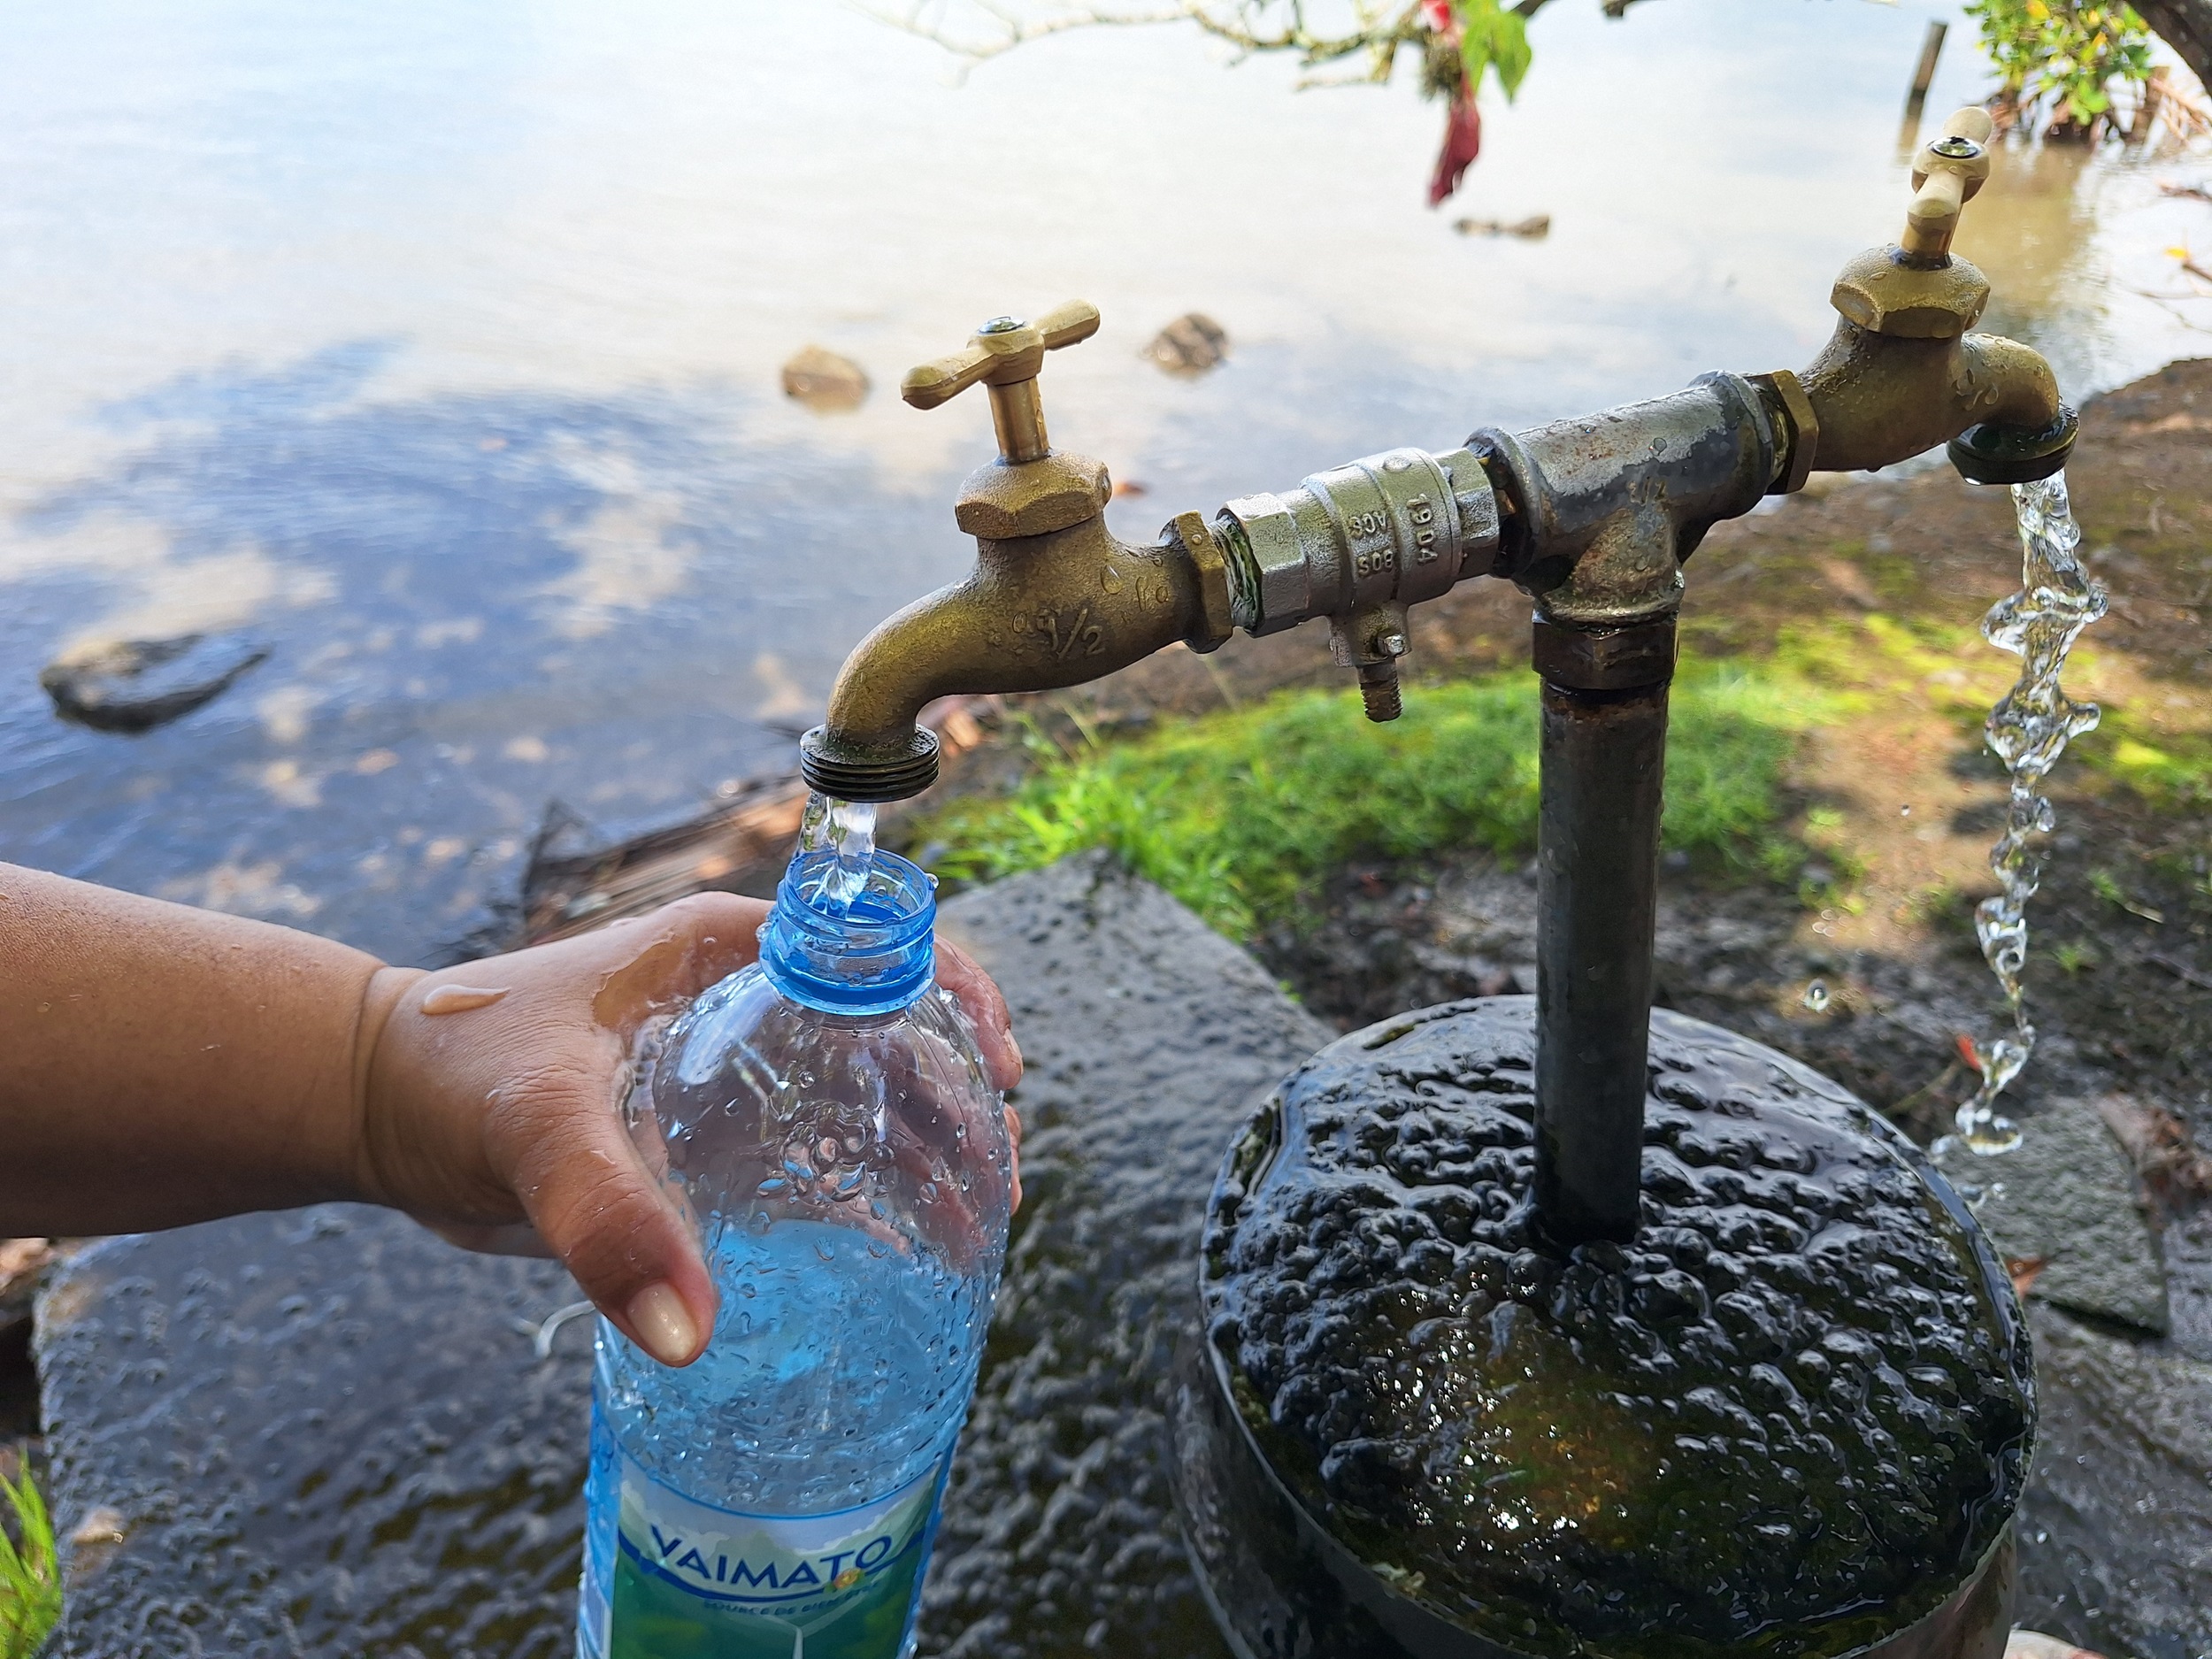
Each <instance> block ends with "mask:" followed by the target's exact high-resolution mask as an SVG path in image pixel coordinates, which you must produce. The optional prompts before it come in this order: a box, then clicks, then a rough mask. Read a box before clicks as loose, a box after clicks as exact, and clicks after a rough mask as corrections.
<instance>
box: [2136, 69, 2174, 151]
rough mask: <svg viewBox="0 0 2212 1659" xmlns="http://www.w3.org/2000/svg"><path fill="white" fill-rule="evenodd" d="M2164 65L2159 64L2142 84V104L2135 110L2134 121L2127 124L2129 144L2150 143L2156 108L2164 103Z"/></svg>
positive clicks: (2156, 117) (2155, 119)
mask: <svg viewBox="0 0 2212 1659" xmlns="http://www.w3.org/2000/svg"><path fill="white" fill-rule="evenodd" d="M2166 73H2167V71H2166V65H2164V64H2161V65H2158V67H2157V68H2155V69H2154V70H2152V71H2151V78H2150V79H2149V80H2148V81H2145V82H2144V83H2143V102H2142V103H2141V104H2139V106H2138V107H2137V109H2136V111H2135V119H2133V120H2131V121H2130V122H2129V123H2128V132H2127V139H2128V142H2129V143H2131V144H2147V143H2148V142H2150V137H2151V128H2152V127H2155V126H2157V125H2158V106H2159V105H2160V104H2163V103H2165V101H2166Z"/></svg>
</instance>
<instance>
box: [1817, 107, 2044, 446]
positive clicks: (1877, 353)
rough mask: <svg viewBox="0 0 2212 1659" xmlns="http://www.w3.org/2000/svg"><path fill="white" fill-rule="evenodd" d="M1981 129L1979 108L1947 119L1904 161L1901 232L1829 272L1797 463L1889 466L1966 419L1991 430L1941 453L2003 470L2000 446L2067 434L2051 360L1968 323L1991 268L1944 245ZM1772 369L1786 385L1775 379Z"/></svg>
mask: <svg viewBox="0 0 2212 1659" xmlns="http://www.w3.org/2000/svg"><path fill="white" fill-rule="evenodd" d="M1989 136H1990V120H1989V113H1988V111H1985V110H1981V109H1964V110H1961V111H1958V112H1957V113H1955V115H1953V116H1952V117H1951V119H1949V120H1948V121H1947V122H1945V123H1944V129H1943V131H1942V132H1941V133H1939V134H1937V135H1936V136H1935V137H1934V138H1932V139H1931V140H1930V141H1929V142H1927V143H1926V144H1924V145H1923V146H1922V147H1921V150H1920V153H1919V155H1918V156H1917V157H1916V158H1915V160H1914V164H1913V185H1914V187H1915V188H1916V191H1917V192H1918V194H1917V195H1916V196H1914V197H1913V201H1912V205H1911V207H1910V208H1909V209H1908V210H1907V212H1906V216H1905V234H1904V236H1903V237H1902V239H1901V241H1900V242H1898V244H1897V245H1896V246H1895V247H1892V248H1876V249H1870V250H1868V251H1867V252H1865V253H1863V254H1861V255H1860V256H1859V257H1857V258H1855V259H1854V260H1852V261H1851V263H1850V264H1849V265H1846V266H1844V268H1843V274H1842V275H1841V276H1839V277H1838V278H1837V279H1836V285H1835V288H1834V291H1833V292H1832V295H1831V296H1830V297H1831V299H1832V303H1834V305H1835V308H1836V311H1837V312H1838V313H1839V316H1838V319H1837V322H1836V332H1835V334H1833V335H1832V337H1831V338H1830V340H1829V342H1828V344H1827V346H1826V348H1825V349H1824V350H1823V351H1822V352H1821V354H1820V355H1819V356H1818V357H1816V358H1814V359H1813V362H1812V364H1811V365H1810V366H1809V368H1807V369H1806V371H1805V373H1804V377H1803V380H1802V382H1801V391H1802V397H1803V403H1802V404H1801V405H1800V407H1799V410H1798V411H1796V412H1797V414H1798V418H1799V419H1801V420H1805V419H1807V418H1808V416H1809V427H1810V430H1809V432H1806V433H1801V434H1800V439H1799V442H1800V447H1801V449H1803V450H1805V451H1809V453H1803V454H1800V455H1799V456H1798V457H1796V465H1798V466H1800V467H1801V468H1802V469H1804V470H1806V471H1810V470H1812V469H1815V468H1817V469H1819V470H1821V471H1824V472H1856V471H1859V470H1861V469H1865V468H1874V467H1880V466H1886V465H1889V464H1890V463H1892V462H1895V461H1901V460H1904V459H1905V458H1907V457H1909V456H1915V455H1918V454H1920V453H1921V452H1922V451H1923V450H1925V449H1933V448H1934V447H1935V446H1936V445H1937V444H1939V443H1944V442H1949V441H1951V440H1953V439H1955V438H1958V437H1959V436H1960V435H1961V434H1962V433H1963V432H1965V431H1967V430H1968V429H1969V428H1972V427H1976V426H1981V427H1987V428H1990V429H1991V430H1990V431H1988V432H1986V433H1985V434H1982V435H1981V436H1980V437H1979V438H1978V439H1970V440H1969V441H1968V442H1967V445H1966V448H1965V449H1964V450H1963V451H1959V450H1955V451H1954V453H1953V457H1952V458H1953V459H1954V460H1955V461H1957V462H1959V463H1960V465H1961V470H1962V471H1964V472H1967V473H1968V475H1969V476H1970V477H1975V476H1976V472H1975V471H1974V470H1973V469H1974V467H1975V465H1976V463H1977V462H1978V461H1980V462H1983V463H1985V465H1984V466H1983V468H1982V470H1984V471H1990V470H1993V469H1994V470H2003V469H2002V467H2001V459H2002V458H2003V457H2011V458H2012V459H2013V460H2015V461H2016V462H2020V461H2026V460H2030V459H2032V460H2036V461H2040V460H2044V459H2047V458H2048V457H2049V456H2050V455H2052V454H2054V453H2057V452H2059V451H2061V450H2062V449H2070V448H2071V447H2072V444H2073V434H2074V419H2073V416H2072V414H2071V412H2070V411H2068V410H2067V409H2066V407H2065V405H2064V404H2062V403H2060V401H2059V396H2058V382H2057V381H2056V380H2055V379H2054V378H2053V377H2052V374H2051V366H2050V365H2049V364H2047V363H2046V362H2045V361H2044V360H2043V358H2042V357H2040V356H2039V355H2038V354H2037V353H2036V352H2034V351H2032V350H2031V349H2028V348H2027V347H2026V346H2024V345H2021V344H2019V343H2018V342H2015V341H2011V340H2006V339H2003V338H2001V336H1998V335H1995V334H1969V333H1968V332H1967V330H1969V329H1970V328H1971V327H1973V326H1974V325H1975V324H1976V323H1977V322H1978V321H1980V320H1981V315H1982V311H1983V308H1984V307H1985V306H1986V305H1987V304H1988V303H1989V280H1988V279H1987V278H1985V276H1983V275H1982V273H1980V272H1979V271H1978V270H1976V269H1975V268H1974V266H1973V265H1970V264H1968V263H1967V262H1966V261H1965V260H1963V259H1962V258H1960V257H1957V256H1956V255H1955V254H1954V253H1953V252H1952V251H1951V238H1952V236H1953V234H1955V232H1956V230H1957V229H1958V222H1959V213H1960V211H1961V210H1962V208H1963V207H1964V206H1965V204H1967V203H1968V202H1970V201H1971V200H1972V199H1973V198H1974V196H1975V193H1976V192H1977V191H1978V190H1979V189H1980V188H1982V184H1983V181H1984V180H1986V179H1987V178H1988V177H1989V150H1988V144H1989ZM1776 379H1777V380H1779V381H1781V382H1782V383H1783V387H1784V388H1785V391H1786V388H1787V384H1788V382H1787V380H1786V377H1782V376H1777V377H1776ZM2050 470H2054V471H2055V468H2053V469H2050ZM1978 481H1984V482H1999V481H2024V480H2000V479H1996V478H1989V479H1981V480H1978Z"/></svg>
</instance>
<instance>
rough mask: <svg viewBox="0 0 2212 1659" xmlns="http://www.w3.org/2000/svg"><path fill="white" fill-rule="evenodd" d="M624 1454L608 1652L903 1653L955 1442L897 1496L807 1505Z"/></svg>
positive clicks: (702, 1656) (638, 1658)
mask: <svg viewBox="0 0 2212 1659" xmlns="http://www.w3.org/2000/svg"><path fill="white" fill-rule="evenodd" d="M620 1457H621V1464H620V1479H621V1486H622V1507H621V1512H620V1515H619V1517H618V1521H617V1531H616V1544H617V1549H616V1559H615V1571H614V1596H613V1607H612V1609H611V1611H612V1617H611V1620H610V1621H609V1623H610V1628H609V1631H608V1641H607V1659H677V1656H678V1655H682V1656H683V1659H898V1655H899V1654H900V1652H901V1650H902V1647H903V1645H904V1643H905V1640H906V1631H907V1624H908V1622H909V1620H910V1617H911V1616H912V1613H913V1609H914V1602H915V1593H916V1591H917V1590H918V1588H919V1586H920V1583H921V1575H922V1568H923V1565H924V1564H925V1563H926V1562H927V1560H928V1558H929V1545H930V1539H931V1536H932V1534H933V1532H934V1530H935V1523H936V1517H937V1502H938V1498H939V1496H940V1495H941V1493H942V1492H943V1489H944V1481H945V1471H946V1469H947V1467H948V1466H949V1464H950V1463H951V1461H952V1454H951V1452H950V1450H949V1449H948V1450H947V1452H946V1454H945V1455H944V1456H943V1457H942V1458H941V1459H940V1460H939V1461H938V1462H937V1463H935V1464H933V1466H932V1467H931V1468H929V1469H928V1470H926V1471H924V1472H923V1473H922V1474H921V1475H920V1476H919V1477H918V1478H917V1479H914V1480H913V1481H911V1482H910V1483H909V1484H908V1485H907V1486H903V1487H902V1488H901V1489H900V1490H898V1491H897V1492H895V1493H893V1494H890V1495H889V1496H888V1497H885V1498H879V1499H878V1500H877V1501H876V1502H872V1503H868V1504H864V1505H862V1506H861V1507H860V1508H858V1509H841V1510H838V1511H837V1512H835V1513H833V1514H828V1515H807V1516H792V1515H746V1514H741V1513H737V1512H734V1511H732V1510H729V1509H715V1508H713V1507H711V1506H710V1505H708V1504H703V1503H697V1502H693V1501H692V1500H691V1499H689V1498H687V1497H685V1496H684V1495H683V1494H680V1493H679V1492H676V1491H674V1490H672V1488H670V1487H669V1486H664V1485H663V1484H662V1483H661V1482H660V1481H658V1480H656V1479H654V1478H653V1477H652V1476H651V1475H649V1474H648V1473H647V1472H646V1471H644V1470H643V1469H642V1468H641V1467H640V1466H639V1465H638V1463H637V1462H636V1461H635V1460H634V1458H632V1457H631V1456H630V1455H628V1454H627V1453H623V1454H621V1455H620Z"/></svg>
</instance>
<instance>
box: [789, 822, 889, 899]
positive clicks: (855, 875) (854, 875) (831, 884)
mask: <svg viewBox="0 0 2212 1659" xmlns="http://www.w3.org/2000/svg"><path fill="white" fill-rule="evenodd" d="M825 848H828V849H834V850H835V852H836V854H837V856H836V859H835V860H834V861H833V862H832V863H829V864H824V865H823V866H822V869H821V872H820V873H819V874H818V875H817V876H816V877H814V879H813V881H812V883H811V885H810V887H809V888H808V896H809V897H810V898H819V899H821V900H822V901H824V904H825V908H826V909H827V910H830V912H831V913H832V914H833V915H838V916H842V915H843V914H844V913H845V912H846V911H847V910H850V909H851V908H852V902H853V901H854V900H855V899H856V898H858V897H859V896H860V895H861V892H862V890H863V889H864V888H865V887H867V885H868V872H869V871H870V870H871V869H872V868H873V867H874V864H875V856H876V809H875V803H873V802H869V801H840V800H838V799H837V798H836V797H835V796H833V795H823V794H821V793H819V792H817V793H815V794H813V795H809V796H807V798H806V814H805V816H804V817H803V818H801V819H800V820H799V851H800V852H801V853H810V852H819V851H821V850H822V849H825Z"/></svg>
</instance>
